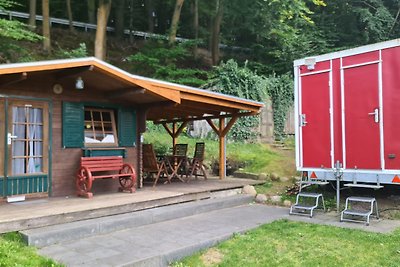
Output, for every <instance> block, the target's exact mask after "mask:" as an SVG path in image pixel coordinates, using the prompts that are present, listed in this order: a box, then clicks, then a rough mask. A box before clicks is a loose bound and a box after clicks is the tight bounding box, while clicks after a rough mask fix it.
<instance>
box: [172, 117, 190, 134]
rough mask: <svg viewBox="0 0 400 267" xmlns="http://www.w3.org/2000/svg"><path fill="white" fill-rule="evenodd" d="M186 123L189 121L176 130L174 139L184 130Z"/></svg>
mask: <svg viewBox="0 0 400 267" xmlns="http://www.w3.org/2000/svg"><path fill="white" fill-rule="evenodd" d="M188 122H189V121H184V122H182V124H181V126H179V128H178V130H177V131H176V132H175V137H178V136H179V135H180V134H181V133H182V131H183V129H185V127H186V125H187V124H188Z"/></svg>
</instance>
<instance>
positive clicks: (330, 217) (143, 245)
mask: <svg viewBox="0 0 400 267" xmlns="http://www.w3.org/2000/svg"><path fill="white" fill-rule="evenodd" d="M288 213H289V210H288V208H282V207H275V206H267V205H259V204H248V205H242V206H237V207H232V208H225V209H221V210H215V211H211V212H207V213H201V214H198V215H193V216H189V217H183V218H179V219H174V220H169V221H164V222H160V223H154V224H150V225H145V226H140V227H136V228H132V229H126V230H121V231H117V232H113V233H109V234H105V235H98V236H94V237H89V238H84V239H80V240H76V241H72V242H64V243H61V244H56V245H51V246H48V247H45V248H42V249H40V250H39V253H40V254H42V255H44V256H48V257H51V258H53V259H55V260H58V261H60V262H62V263H64V264H65V265H66V266H96V267H101V266H167V265H168V264H169V263H170V262H173V261H175V260H178V259H180V258H182V257H184V256H188V255H191V254H193V253H195V252H197V251H199V250H201V249H204V248H207V247H210V246H213V245H215V244H217V243H218V242H221V241H223V240H226V239H228V238H230V237H231V236H232V235H233V234H235V233H241V232H245V231H247V230H250V229H253V228H256V227H258V226H259V225H261V224H265V223H270V222H272V221H274V220H278V219H289V220H295V221H304V222H309V223H319V224H328V225H334V226H339V227H350V228H356V229H362V230H366V231H373V232H384V233H387V232H390V231H393V230H394V229H395V228H397V227H400V221H390V220H382V221H377V220H372V221H371V223H370V226H365V225H364V224H360V223H340V222H339V215H338V214H337V213H329V214H324V213H321V212H318V211H317V212H316V214H315V216H314V217H313V218H308V217H302V216H295V215H292V216H290V215H289V214H288Z"/></svg>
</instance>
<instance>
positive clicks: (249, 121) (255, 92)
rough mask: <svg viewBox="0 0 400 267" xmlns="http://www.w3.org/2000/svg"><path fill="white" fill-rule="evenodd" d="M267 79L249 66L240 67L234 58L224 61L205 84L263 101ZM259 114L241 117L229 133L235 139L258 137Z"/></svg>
mask: <svg viewBox="0 0 400 267" xmlns="http://www.w3.org/2000/svg"><path fill="white" fill-rule="evenodd" d="M266 86H267V82H266V79H265V78H264V77H262V76H259V75H257V74H256V73H255V72H253V71H251V70H250V69H249V68H247V66H246V65H245V66H244V67H239V65H238V64H237V63H236V62H235V61H234V60H228V61H227V62H226V63H224V62H222V63H221V64H220V66H218V67H216V68H215V72H214V75H213V77H212V78H211V80H210V81H209V82H208V83H207V84H206V85H205V86H204V87H205V88H208V89H210V90H212V91H215V92H219V93H223V94H228V95H233V96H237V97H241V98H247V99H252V100H256V101H263V100H264V99H265V98H266ZM258 124H259V118H258V116H252V117H244V118H240V119H239V120H238V121H237V122H236V123H235V125H234V126H233V128H232V129H231V131H230V133H229V137H231V138H232V139H233V140H235V141H244V140H247V141H251V140H254V138H255V137H256V135H257V133H256V131H257V129H256V127H257V126H258Z"/></svg>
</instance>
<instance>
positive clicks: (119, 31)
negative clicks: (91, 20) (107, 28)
mask: <svg viewBox="0 0 400 267" xmlns="http://www.w3.org/2000/svg"><path fill="white" fill-rule="evenodd" d="M116 2H117V6H116V10H115V34H116V36H117V37H118V38H120V39H122V38H123V37H124V30H125V0H117V1H116Z"/></svg>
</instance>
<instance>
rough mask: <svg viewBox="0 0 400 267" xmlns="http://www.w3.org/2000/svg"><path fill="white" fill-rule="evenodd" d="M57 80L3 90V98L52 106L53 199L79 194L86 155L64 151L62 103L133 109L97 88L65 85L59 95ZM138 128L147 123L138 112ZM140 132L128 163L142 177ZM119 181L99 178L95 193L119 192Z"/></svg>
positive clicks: (77, 150) (28, 82)
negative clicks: (78, 177) (79, 177)
mask: <svg viewBox="0 0 400 267" xmlns="http://www.w3.org/2000/svg"><path fill="white" fill-rule="evenodd" d="M53 84H54V81H52V80H51V79H49V80H46V77H42V78H38V79H29V78H28V79H27V80H25V81H21V82H18V83H16V84H13V85H8V86H4V87H0V95H2V96H5V97H9V98H12V96H17V97H22V98H24V97H26V98H31V100H32V99H33V98H40V99H47V100H48V101H49V103H50V108H49V110H50V113H51V116H50V122H51V124H52V129H51V130H52V132H51V138H52V143H51V145H52V155H51V162H52V165H51V171H52V173H51V177H50V186H51V188H49V189H50V190H49V191H50V194H49V195H50V196H68V195H75V192H76V188H75V177H76V172H77V170H78V167H79V164H80V157H81V156H82V149H81V148H63V147H62V102H63V101H69V102H96V103H108V104H110V103H113V104H117V105H123V106H128V107H130V108H135V107H134V106H129V105H127V103H118V102H111V101H109V100H108V99H107V98H106V97H105V96H104V94H102V93H101V92H98V91H96V90H95V89H93V88H86V87H85V89H83V90H77V89H75V87H74V86H73V85H72V84H71V85H70V86H63V87H64V88H63V92H62V93H61V94H55V93H54V92H53V89H52V86H53ZM137 114H139V115H138V118H137V122H138V123H137V125H139V123H140V122H141V121H143V120H145V118H144V116H143V113H140V112H137ZM135 131H136V133H137V134H136V146H135V147H127V148H126V158H124V162H127V163H130V164H132V165H133V166H134V168H135V171H136V173H137V175H138V176H139V173H140V172H139V168H138V167H139V166H140V165H139V162H138V161H139V157H138V152H139V149H137V148H138V147H140V134H139V133H138V132H137V130H136V129H135ZM138 179H139V178H138ZM118 187H119V182H118V181H117V180H113V179H97V180H96V181H95V182H94V183H93V189H92V191H93V193H94V194H96V192H117V189H118Z"/></svg>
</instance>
